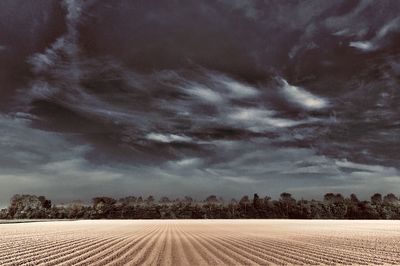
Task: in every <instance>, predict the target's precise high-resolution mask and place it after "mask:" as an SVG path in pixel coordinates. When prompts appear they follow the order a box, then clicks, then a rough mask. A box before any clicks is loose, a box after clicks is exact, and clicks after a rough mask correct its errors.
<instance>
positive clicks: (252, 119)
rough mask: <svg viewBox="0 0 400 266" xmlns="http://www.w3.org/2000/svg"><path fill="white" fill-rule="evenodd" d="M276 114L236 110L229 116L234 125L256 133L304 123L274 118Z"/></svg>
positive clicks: (262, 110)
mask: <svg viewBox="0 0 400 266" xmlns="http://www.w3.org/2000/svg"><path fill="white" fill-rule="evenodd" d="M274 115H275V112H273V111H270V110H264V109H257V108H235V109H233V111H232V112H231V113H230V114H228V119H229V120H230V121H231V123H232V125H234V126H237V125H240V126H242V127H246V128H247V129H249V130H251V131H254V132H262V131H264V130H267V129H271V128H276V127H277V128H285V127H291V126H296V125H299V124H302V123H304V121H294V120H289V119H284V118H275V117H273V116H274Z"/></svg>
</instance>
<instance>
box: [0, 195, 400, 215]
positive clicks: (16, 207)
mask: <svg viewBox="0 0 400 266" xmlns="http://www.w3.org/2000/svg"><path fill="white" fill-rule="evenodd" d="M253 218H254V219H268V218H285V219H400V201H399V199H398V197H396V196H395V195H394V194H392V193H391V194H387V195H386V196H384V197H382V195H381V194H379V193H376V194H374V195H372V196H371V200H370V201H360V200H359V199H358V197H357V196H356V195H355V194H351V195H350V197H349V198H345V197H344V196H343V195H341V194H335V193H327V194H325V195H324V198H323V201H317V200H303V199H301V200H296V199H295V198H293V197H292V195H291V194H290V193H287V192H284V193H282V194H281V195H280V197H279V199H277V200H272V199H271V198H270V197H268V196H266V197H264V198H262V197H260V196H259V195H258V194H254V196H253V198H250V197H249V196H247V195H245V196H243V197H241V199H240V200H239V201H237V200H236V199H232V200H230V201H224V200H223V199H222V198H220V197H217V196H215V195H210V196H208V197H207V198H206V199H205V200H203V201H195V200H193V199H192V198H191V197H189V196H186V197H184V198H183V199H175V200H171V199H169V198H168V197H161V198H160V200H159V201H156V199H155V198H154V197H153V196H148V197H147V198H143V197H142V196H139V197H135V196H129V197H125V198H121V199H118V200H117V199H113V198H110V197H96V198H93V200H92V204H91V205H85V204H84V203H82V202H79V201H76V202H71V203H69V204H59V205H54V204H53V205H52V203H51V201H50V200H48V199H46V197H44V196H39V197H38V196H35V195H14V196H13V197H12V198H11V201H10V205H9V207H8V208H7V209H3V210H1V211H0V219H253Z"/></svg>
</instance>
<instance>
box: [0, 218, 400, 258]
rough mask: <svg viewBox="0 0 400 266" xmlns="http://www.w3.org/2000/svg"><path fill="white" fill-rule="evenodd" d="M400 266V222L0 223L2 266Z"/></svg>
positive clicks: (183, 221)
mask: <svg viewBox="0 0 400 266" xmlns="http://www.w3.org/2000/svg"><path fill="white" fill-rule="evenodd" d="M138 264H142V265H259V264H261V265H266V264H280V265H284V264H289V265H292V264H295V265H300V264H303V265H317V264H330V265H332V264H347V265H348V264H374V265H375V264H395V265H400V221H331V220H318V221H317V220H313V221H307V220H304V221H300V220H149V221H145V220H139V221H131V220H124V221H122V220H101V221H58V222H36V223H24V224H2V225H0V265H138Z"/></svg>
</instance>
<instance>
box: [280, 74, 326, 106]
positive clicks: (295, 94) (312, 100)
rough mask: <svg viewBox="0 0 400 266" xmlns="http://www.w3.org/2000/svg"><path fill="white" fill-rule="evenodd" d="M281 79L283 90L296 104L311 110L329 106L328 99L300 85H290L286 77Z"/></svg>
mask: <svg viewBox="0 0 400 266" xmlns="http://www.w3.org/2000/svg"><path fill="white" fill-rule="evenodd" d="M280 80H281V82H282V83H283V86H282V92H283V94H284V95H285V96H286V97H287V99H288V100H289V101H290V102H292V103H295V104H296V105H299V106H301V107H303V108H305V109H311V110H312V109H321V108H325V107H327V106H328V102H327V100H325V99H323V98H321V97H318V96H315V95H313V94H311V93H310V92H308V91H306V90H304V89H302V88H300V87H297V86H293V85H290V84H289V83H288V82H287V81H286V80H284V79H280Z"/></svg>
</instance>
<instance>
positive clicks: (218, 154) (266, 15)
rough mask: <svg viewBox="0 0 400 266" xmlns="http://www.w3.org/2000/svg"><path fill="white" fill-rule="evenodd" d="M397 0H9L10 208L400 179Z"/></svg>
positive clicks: (2, 191)
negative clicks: (37, 202)
mask: <svg viewBox="0 0 400 266" xmlns="http://www.w3.org/2000/svg"><path fill="white" fill-rule="evenodd" d="M399 14H400V2H399V1H397V0H393V1H389V0H382V1H369V0H365V1H348V0H342V1H340V0H337V1H319V0H315V1H258V0H254V1H251V0H205V1H198V0H193V1H192V0H185V1H178V0H172V1H155V0H154V1H153V0H146V1H144V0H135V1H132V0H115V1H100V0H98V1H95V0H86V1H84V0H64V1H59V0H1V1H0V93H1V94H0V151H1V152H0V205H5V204H6V203H7V202H8V199H9V198H10V197H11V196H12V195H13V194H15V193H34V194H43V195H46V196H48V197H50V198H51V199H53V200H54V201H57V202H62V201H69V200H72V199H81V200H89V199H90V198H91V197H93V196H97V195H108V196H113V197H121V196H126V195H139V194H142V195H149V194H152V195H154V196H157V197H159V196H161V195H167V196H170V197H178V196H182V195H192V196H194V197H197V198H200V199H202V198H205V197H206V196H207V195H209V194H218V195H221V196H223V197H225V198H231V197H233V196H239V195H242V194H252V193H254V192H257V193H259V194H260V195H266V194H268V195H270V196H273V197H276V196H278V195H279V194H280V192H283V191H288V192H291V193H293V194H294V195H295V196H297V197H304V198H311V197H318V196H320V195H323V193H325V192H330V191H334V192H342V193H345V194H349V193H351V192H356V193H357V194H359V195H360V197H361V198H366V197H368V196H369V195H370V194H371V193H373V192H375V191H377V192H381V193H387V192H394V193H396V194H398V193H399V190H400V152H399V150H400V137H399V136H400V105H399V103H400V87H399V83H400V46H399V43H400V16H399Z"/></svg>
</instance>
